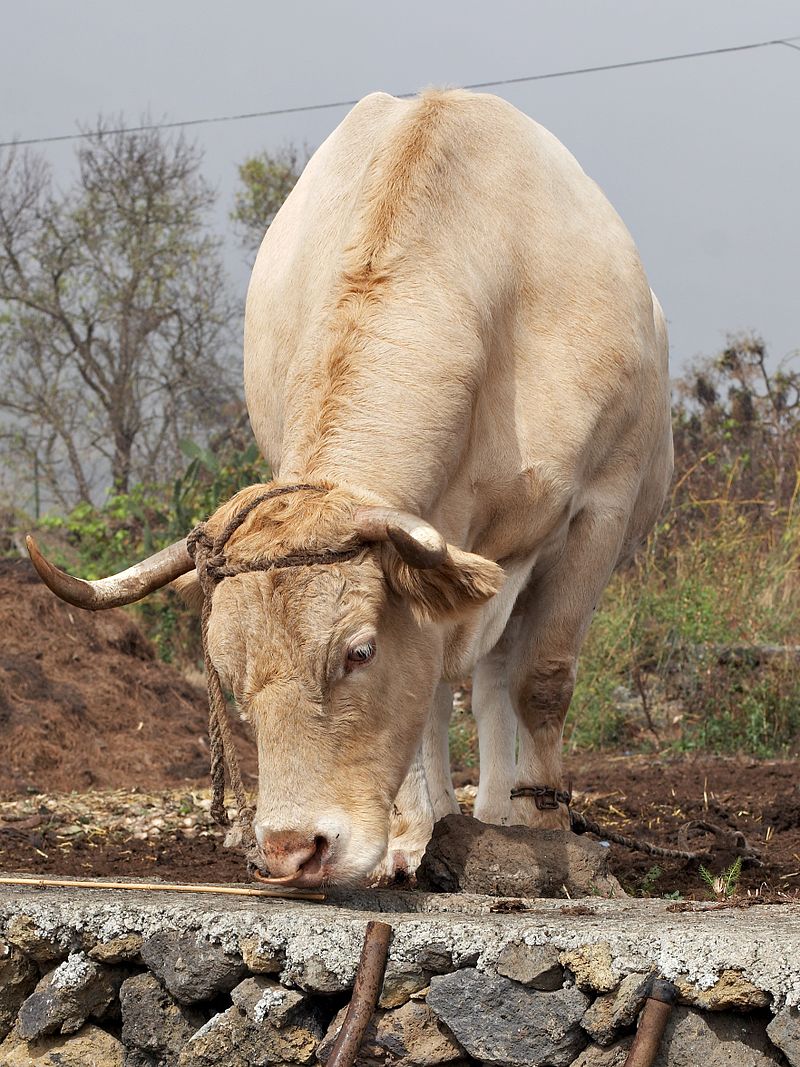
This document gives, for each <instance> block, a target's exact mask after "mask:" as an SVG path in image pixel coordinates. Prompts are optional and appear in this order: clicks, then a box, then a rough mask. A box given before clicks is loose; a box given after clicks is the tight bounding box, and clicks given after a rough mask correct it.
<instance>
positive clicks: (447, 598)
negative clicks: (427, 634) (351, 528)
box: [381, 545, 504, 623]
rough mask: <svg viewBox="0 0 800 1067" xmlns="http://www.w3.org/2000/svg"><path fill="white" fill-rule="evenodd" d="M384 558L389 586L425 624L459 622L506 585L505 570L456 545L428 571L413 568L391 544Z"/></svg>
mask: <svg viewBox="0 0 800 1067" xmlns="http://www.w3.org/2000/svg"><path fill="white" fill-rule="evenodd" d="M381 555H382V563H383V569H384V573H385V574H386V578H387V580H388V582H389V585H390V586H391V588H392V589H393V590H394V592H395V593H397V594H398V595H399V596H402V597H404V598H405V599H406V600H407V601H408V603H409V606H410V608H411V610H412V612H413V613H414V616H415V617H416V619H417V620H418V621H419V622H421V623H424V622H440V621H444V620H445V619H456V618H458V617H459V616H460V615H464V614H466V613H467V612H468V611H469V610H470V609H472V608H476V607H480V605H481V604H485V603H486V601H487V600H489V599H490V598H491V597H493V596H494V594H495V593H496V592H497V590H498V589H499V588H500V586H501V585H502V584H503V578H504V574H503V569H502V567H498V565H497V564H496V563H492V561H491V560H488V559H485V558H484V557H483V556H477V555H475V554H474V553H472V552H463V551H462V550H461V549H460V548H454V547H453V546H452V545H448V546H447V556H446V558H445V560H444V562H443V563H442V564H440V566H438V567H432V568H425V569H422V568H418V567H411V566H409V565H408V563H405V562H404V561H403V560H402V559H401V558H400V556H399V555H398V554H397V552H395V551H394V549H393V548H391V547H390V546H389V545H386V546H383V547H382V549H381Z"/></svg>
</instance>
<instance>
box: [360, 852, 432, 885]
mask: <svg viewBox="0 0 800 1067" xmlns="http://www.w3.org/2000/svg"><path fill="white" fill-rule="evenodd" d="M424 853H425V846H423V847H422V848H418V849H403V848H390V849H389V850H388V852H387V853H386V855H385V856H384V858H383V859H382V860H381V862H380V863H379V864H378V866H377V867H376V868H375V870H374V871H373V872H372V874H371V875H370V876H369V879H368V880H367V884H368V886H369V888H370V889H385V888H386V887H387V886H393V887H394V888H397V887H400V886H402V887H405V886H408V887H409V888H411V887H413V886H415V885H416V884H417V867H419V865H420V862H421V860H422V857H423V855H424Z"/></svg>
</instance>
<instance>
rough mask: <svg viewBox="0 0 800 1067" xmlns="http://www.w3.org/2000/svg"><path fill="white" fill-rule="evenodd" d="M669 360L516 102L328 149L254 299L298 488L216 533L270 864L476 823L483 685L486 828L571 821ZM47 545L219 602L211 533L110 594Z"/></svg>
mask: <svg viewBox="0 0 800 1067" xmlns="http://www.w3.org/2000/svg"><path fill="white" fill-rule="evenodd" d="M667 355H668V351H667V335H666V328H665V323H664V318H663V315H662V312H661V309H660V306H659V304H658V301H657V300H656V298H655V296H654V295H653V294H652V293H651V290H650V287H649V285H648V282H647V279H646V276H645V272H644V270H643V267H642V264H641V262H640V259H639V256H638V254H637V251H636V248H635V247H634V243H633V241H632V239H631V237H630V235H629V233H628V231H627V230H626V228H625V226H624V225H623V223H622V222H621V220H620V219H619V217H618V216H617V214H616V213H615V211H614V210H613V208H612V207H611V206H610V204H609V203H608V201H607V200H606V198H605V197H604V195H603V194H602V192H601V191H600V189H599V188H598V187H597V186H596V185H595V184H594V182H592V181H591V180H590V179H589V178H588V177H587V176H586V174H585V173H584V172H583V170H582V169H581V168H580V166H579V165H578V163H577V162H576V160H575V159H574V158H573V156H572V155H571V154H570V153H569V152H568V151H567V149H566V148H564V147H563V146H562V145H561V144H560V143H559V142H558V141H557V140H556V139H555V137H553V136H552V135H551V134H550V133H549V132H548V131H547V130H545V129H544V128H543V127H541V126H540V125H538V124H537V123H535V122H534V121H532V120H531V119H530V118H528V117H527V116H525V115H523V114H522V113H520V112H519V111H517V110H516V109H515V108H514V107H512V106H511V105H510V104H508V103H507V102H505V101H503V100H501V99H499V98H496V97H494V96H491V95H477V94H470V93H467V92H463V91H441V92H440V91H434V92H427V93H425V94H423V95H422V96H420V97H419V98H416V99H414V100H412V101H405V100H398V99H395V98H393V97H391V96H388V95H385V94H382V93H378V94H374V95H371V96H368V97H367V98H365V99H364V100H362V101H361V102H360V103H359V104H358V105H357V106H356V107H355V108H354V109H353V110H352V111H351V112H350V114H349V115H348V116H347V117H346V118H345V119H344V121H343V122H342V123H341V125H340V126H339V127H338V128H337V129H336V130H335V131H334V132H333V133H332V134H331V136H330V137H329V138H328V139H327V140H326V141H325V142H324V144H323V145H322V146H321V147H320V148H319V150H318V151H317V152H316V153H315V154H314V156H313V157H312V158H311V160H310V161H309V163H308V165H307V166H306V168H305V171H304V173H303V175H302V176H301V178H300V180H299V181H298V182H297V185H296V187H295V189H294V190H293V192H292V193H291V195H290V196H289V197H288V199H287V200H286V202H285V204H284V205H283V207H282V208H281V210H280V211H279V213H278V215H277V216H276V218H275V220H274V222H273V223H272V225H271V226H270V227H269V230H268V232H267V234H266V236H265V238H264V240H263V243H262V245H261V248H260V251H259V253H258V257H257V260H256V263H255V266H254V269H253V274H252V279H251V282H250V286H249V291H248V297H247V307H246V321H245V362H244V380H245V393H246V399H247V405H248V410H249V413H250V419H251V422H252V426H253V431H254V433H255V437H256V440H257V441H258V444H259V446H260V448H261V450H262V452H263V454H264V456H265V457H266V459H267V460H268V461H269V462H270V464H271V467H272V470H273V472H274V481H273V482H271V483H270V484H269V485H268V486H250V487H248V488H245V489H242V490H241V491H240V492H239V493H237V494H236V495H235V496H234V497H233V499H231V500H230V501H228V502H227V503H225V504H223V505H222V506H221V507H220V508H219V509H218V510H217V512H216V513H215V514H214V515H212V516H211V517H210V518H209V519H208V522H207V523H206V530H207V532H208V535H209V537H211V538H212V539H213V538H215V537H216V538H219V536H220V535H221V533H222V532H224V531H225V530H228V531H230V534H229V536H226V537H225V538H224V547H223V548H222V549H221V551H222V554H223V559H224V562H225V564H226V567H225V569H224V570H223V571H221V572H220V573H222V574H223V575H224V577H223V580H219V581H217V583H216V584H215V586H214V588H213V593H212V594H211V597H212V598H211V604H210V613H209V615H208V620H207V623H208V625H207V642H208V652H209V656H210V658H211V661H212V662H213V665H214V668H215V669H216V671H217V672H218V673H219V676H220V678H221V679H222V682H223V684H224V685H225V686H226V687H227V688H228V689H229V690H230V691H231V692H232V693H233V694H234V695H235V698H236V700H237V702H238V703H239V705H240V707H241V708H242V709H243V711H244V712H245V713H246V715H247V717H248V718H249V720H250V722H251V723H252V726H253V730H254V734H255V739H256V744H257V748H258V761H259V782H258V802H257V808H256V812H255V819H254V829H255V836H256V838H257V842H258V849H259V865H260V866H261V868H262V869H263V871H264V872H265V874H266V876H267V877H271V878H274V879H275V880H279V881H282V882H284V883H289V884H293V885H297V886H318V885H320V884H323V883H325V884H331V883H332V884H353V883H357V882H360V881H362V880H363V879H365V878H367V877H369V876H373V877H375V876H377V875H380V876H384V877H388V876H391V875H392V873H394V872H396V871H398V870H400V869H403V868H404V869H406V870H408V871H413V869H414V868H415V866H416V864H417V863H418V861H419V859H420V856H421V854H422V852H423V850H424V848H425V845H426V842H427V841H428V839H429V837H430V833H431V829H432V826H433V823H434V820H435V819H438V818H440V817H442V816H444V815H446V814H448V813H450V812H454V811H457V810H458V805H457V802H456V798H455V795H454V791H453V787H452V782H451V776H450V768H449V753H448V722H449V718H450V714H451V710H452V688H451V684H452V683H453V682H454V681H455V680H457V679H461V678H463V677H464V676H465V675H467V674H470V673H471V674H472V677H473V710H474V714H475V717H476V720H477V726H478V735H479V746H480V786H479V790H478V795H477V801H476V806H475V814H476V816H477V818H479V819H482V820H484V821H486V822H492V823H500V824H506V823H521V824H526V825H528V826H533V827H545V828H547V827H550V828H553V827H566V826H567V825H568V810H567V806H566V803H565V801H566V797H565V795H564V794H563V793H562V792H561V784H562V783H561V779H562V766H561V738H562V730H563V725H564V719H565V716H566V713H567V709H568V707H569V704H570V700H571V697H572V692H573V685H574V681H575V672H576V663H577V658H578V653H579V650H580V647H581V644H582V642H583V639H584V636H585V634H586V631H587V628H588V625H589V621H590V619H591V616H592V612H593V609H594V607H595V605H596V603H597V601H598V598H599V597H600V595H601V593H602V591H603V589H604V587H605V585H606V583H607V582H608V580H609V577H610V576H611V574H612V572H613V571H614V568H615V567H616V566H617V565H618V564H619V562H620V561H621V560H622V559H624V558H625V557H626V556H628V555H629V554H630V552H631V551H632V550H633V549H634V548H635V546H636V545H637V543H638V542H640V541H641V540H642V539H643V538H644V537H645V536H646V535H647V533H648V531H649V530H650V528H651V527H652V525H653V523H654V521H655V519H656V517H657V514H658V512H659V509H660V508H661V506H662V503H663V500H664V496H665V493H666V489H667V486H668V483H669V479H670V476H671V471H672V439H671V430H670V412H669V384H668V366H667V362H668V361H667ZM273 490H275V491H273ZM31 547H32V558H33V560H34V564H35V565H36V567H37V569H38V570H39V573H40V574H41V576H42V577H43V578H44V580H45V581H46V582H47V583H48V584H49V585H50V587H51V588H52V589H53V590H54V591H55V592H56V593H57V594H58V595H60V596H61V597H63V598H64V599H66V600H69V601H70V602H72V603H76V604H80V605H81V606H84V607H88V608H105V607H111V606H114V605H119V604H126V603H130V602H132V601H134V600H137V599H139V598H140V597H142V596H144V595H146V594H147V593H149V592H150V591H152V590H153V589H156V588H158V587H160V586H163V585H165V584H167V583H168V582H170V581H175V580H176V579H177V580H178V584H179V585H180V586H182V588H183V591H184V593H185V594H186V595H187V596H188V597H189V598H190V599H191V598H192V597H193V596H196V594H197V582H198V575H197V573H196V571H195V561H194V558H193V556H192V555H191V554H190V553H189V551H188V550H187V544H186V542H185V541H181V542H179V543H178V544H176V545H173V546H171V547H170V548H168V549H165V550H164V551H162V552H160V553H157V554H156V555H155V556H153V557H152V558H150V559H149V560H147V561H145V562H143V563H140V564H138V565H136V566H134V567H132V568H130V569H129V570H128V571H125V572H123V573H122V574H120V575H115V576H112V577H109V578H105V579H101V580H99V581H96V582H83V581H81V580H79V579H76V578H73V577H70V576H68V575H66V574H64V573H63V572H61V571H58V570H57V569H56V568H54V567H53V566H52V565H51V564H49V563H48V562H47V561H46V560H45V559H44V558H43V557H42V556H41V554H40V553H39V552H38V550H37V549H36V547H35V545H32V546H31ZM287 560H290V561H292V562H293V564H294V565H292V566H283V565H280V564H281V561H283V562H286V561H287ZM181 576H182V577H181ZM512 794H513V795H512Z"/></svg>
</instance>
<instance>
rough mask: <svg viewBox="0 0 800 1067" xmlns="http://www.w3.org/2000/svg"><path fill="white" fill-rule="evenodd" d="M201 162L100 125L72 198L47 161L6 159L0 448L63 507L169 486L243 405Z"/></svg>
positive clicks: (177, 147) (158, 141) (192, 153)
mask: <svg viewBox="0 0 800 1067" xmlns="http://www.w3.org/2000/svg"><path fill="white" fill-rule="evenodd" d="M114 125H122V124H121V123H115V124H114ZM200 162H201V156H200V153H199V152H198V150H197V149H196V148H195V147H194V146H192V145H190V144H188V143H187V142H186V141H185V140H184V139H183V138H180V137H178V138H174V139H170V138H166V137H164V136H163V135H162V134H161V133H160V132H159V131H155V130H148V131H143V132H137V133H134V134H124V133H119V132H113V130H111V129H110V124H109V123H108V122H104V121H101V122H100V123H99V124H98V126H97V128H96V129H95V130H94V131H93V132H92V133H91V134H89V135H88V136H87V138H86V140H85V141H83V142H81V146H80V148H79V149H78V152H77V163H78V176H77V179H76V181H75V183H74V185H73V186H72V188H70V189H69V190H68V191H66V192H60V191H59V190H57V189H56V187H55V185H54V182H53V179H52V174H51V171H50V169H49V167H48V166H47V164H46V163H45V162H43V160H42V159H40V158H38V157H36V156H34V155H32V154H29V153H23V152H14V151H12V152H9V153H8V154H7V155H6V156H5V157H4V158H2V159H0V368H2V376H3V388H2V390H0V411H3V412H4V413H5V420H4V426H3V429H2V435H3V444H4V445H5V450H6V451H7V452H8V451H9V449H13V450H14V452H15V453H16V457H17V459H18V460H20V459H22V460H23V461H28V462H29V463H32V462H33V460H34V457H35V460H36V464H37V467H38V473H39V476H40V478H41V480H42V482H43V484H44V486H45V487H46V488H47V489H48V490H49V493H50V495H51V496H52V497H53V498H54V499H55V501H56V502H58V503H59V504H61V505H62V506H65V507H69V506H71V505H72V504H74V503H76V502H78V501H85V502H87V503H91V502H95V498H96V497H97V496H98V494H99V493H100V491H101V490H102V489H103V488H107V487H108V485H109V483H110V484H111V486H112V487H113V488H114V489H115V490H116V491H118V492H125V491H127V490H128V488H129V487H130V485H131V484H132V482H133V481H134V480H146V481H153V480H157V479H160V478H164V477H167V476H169V475H171V474H172V473H173V472H174V470H175V469H176V467H177V465H178V464H179V462H180V452H179V442H180V440H181V439H182V438H183V437H186V436H195V435H198V434H199V435H202V434H204V433H205V432H206V431H207V430H209V429H211V428H214V427H215V426H218V425H219V422H220V418H221V410H222V408H223V407H224V405H225V404H226V403H227V402H228V401H229V400H230V399H232V398H233V397H234V396H235V393H236V390H235V388H234V386H233V385H232V380H233V376H232V374H231V367H232V365H233V366H235V364H236V362H237V361H236V360H234V359H232V358H231V357H232V355H233V353H234V351H235V348H234V342H233V331H232V322H233V315H234V310H235V309H234V304H233V302H232V300H231V299H230V297H229V296H228V293H227V285H226V280H225V276H224V272H223V267H222V260H221V255H220V241H219V239H218V238H216V237H214V236H212V235H211V233H210V231H209V230H208V229H207V226H206V217H207V214H208V212H209V210H210V208H211V207H212V205H213V202H214V194H213V192H212V191H211V190H210V189H209V187H208V186H207V185H206V184H205V182H204V181H203V179H202V178H201V176H200V172H199V168H200Z"/></svg>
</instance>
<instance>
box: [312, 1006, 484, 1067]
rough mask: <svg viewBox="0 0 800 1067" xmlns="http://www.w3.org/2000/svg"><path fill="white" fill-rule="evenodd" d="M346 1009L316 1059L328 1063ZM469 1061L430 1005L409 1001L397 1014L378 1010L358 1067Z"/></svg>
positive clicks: (432, 1066) (419, 1066)
mask: <svg viewBox="0 0 800 1067" xmlns="http://www.w3.org/2000/svg"><path fill="white" fill-rule="evenodd" d="M346 1014H347V1008H346V1007H344V1008H342V1009H341V1011H340V1012H339V1013H338V1014H337V1015H336V1018H335V1019H334V1020H333V1022H332V1023H331V1025H330V1026H329V1027H328V1032H327V1033H326V1035H325V1038H324V1040H323V1042H322V1044H321V1045H320V1046H319V1048H318V1049H317V1059H318V1060H319V1061H320V1062H321V1063H327V1062H328V1058H329V1057H330V1054H331V1050H332V1049H333V1044H334V1042H335V1040H336V1038H337V1036H338V1034H339V1031H340V1030H341V1028H342V1023H343V1022H344V1019H345V1015H346ZM465 1061H466V1054H465V1052H464V1049H463V1048H462V1047H461V1046H460V1045H459V1043H458V1042H457V1041H456V1040H455V1038H454V1037H453V1036H452V1034H450V1033H449V1032H448V1030H447V1029H446V1028H445V1027H444V1026H443V1025H442V1024H441V1023H440V1022H439V1020H438V1019H437V1017H436V1016H435V1015H434V1013H433V1012H432V1011H431V1009H430V1008H429V1007H428V1005H427V1004H424V1003H422V1002H421V1001H409V1002H408V1003H406V1004H404V1005H402V1007H400V1008H397V1009H395V1010H394V1011H385V1012H384V1011H379V1012H378V1013H377V1014H376V1015H375V1017H374V1018H373V1019H372V1021H371V1022H370V1024H369V1026H368V1027H367V1031H366V1033H365V1034H364V1040H363V1042H362V1044H361V1049H360V1051H359V1053H358V1058H357V1060H356V1065H357V1067H384V1065H388V1064H391V1067H439V1065H441V1064H449V1065H451V1067H452V1065H455V1064H461V1063H464V1062H465Z"/></svg>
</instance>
